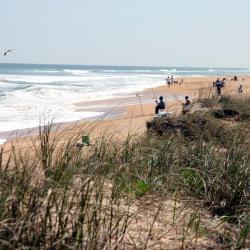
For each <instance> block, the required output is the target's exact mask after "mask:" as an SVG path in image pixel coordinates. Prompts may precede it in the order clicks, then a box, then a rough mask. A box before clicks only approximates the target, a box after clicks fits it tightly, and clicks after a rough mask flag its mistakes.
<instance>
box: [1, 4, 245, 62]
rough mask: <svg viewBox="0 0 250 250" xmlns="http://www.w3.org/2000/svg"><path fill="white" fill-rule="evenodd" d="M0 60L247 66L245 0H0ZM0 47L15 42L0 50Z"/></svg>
mask: <svg viewBox="0 0 250 250" xmlns="http://www.w3.org/2000/svg"><path fill="white" fill-rule="evenodd" d="M0 7H1V15H0V29H1V30H0V32H1V33H0V53H1V54H0V63H38V64H39V63H41V64H44V63H45V64H81V65H131V66H170V67H171V66H176V67H178V66H179V67H191V66H193V67H250V28H249V25H250V15H249V10H250V1H249V0H237V1H236V0H0ZM6 49H15V51H13V53H11V54H9V55H8V56H6V57H4V56H3V52H4V51H5V50H6Z"/></svg>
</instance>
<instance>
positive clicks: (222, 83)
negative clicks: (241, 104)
mask: <svg viewBox="0 0 250 250" xmlns="http://www.w3.org/2000/svg"><path fill="white" fill-rule="evenodd" d="M232 80H233V81H238V77H237V76H235V77H234V78H233V79H232ZM225 81H226V78H223V79H222V80H220V78H217V80H216V81H215V82H213V87H216V91H217V95H218V96H221V89H222V88H224V87H225ZM237 92H238V93H239V94H241V93H243V85H242V84H240V86H239V87H238V89H237Z"/></svg>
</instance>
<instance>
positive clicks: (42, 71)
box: [33, 70, 60, 73]
mask: <svg viewBox="0 0 250 250" xmlns="http://www.w3.org/2000/svg"><path fill="white" fill-rule="evenodd" d="M33 72H36V73H59V72H60V71H59V70H33Z"/></svg>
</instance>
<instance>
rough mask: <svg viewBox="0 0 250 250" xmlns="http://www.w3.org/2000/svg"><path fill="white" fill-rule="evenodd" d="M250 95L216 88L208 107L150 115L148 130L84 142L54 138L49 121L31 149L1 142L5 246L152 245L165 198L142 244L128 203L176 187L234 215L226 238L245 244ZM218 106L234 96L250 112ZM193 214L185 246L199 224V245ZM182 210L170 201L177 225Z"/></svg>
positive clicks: (249, 218)
mask: <svg viewBox="0 0 250 250" xmlns="http://www.w3.org/2000/svg"><path fill="white" fill-rule="evenodd" d="M206 98H207V97H206ZM201 99H202V98H200V100H198V102H199V103H202V106H204V103H207V100H204V98H203V99H202V100H201ZM249 100H250V99H249ZM249 100H248V99H245V100H244V102H241V101H239V100H238V99H237V98H232V97H224V98H222V99H220V100H218V99H215V98H214V97H213V99H212V101H209V102H208V103H209V105H206V108H207V106H209V109H207V110H206V111H204V110H203V111H197V112H195V113H193V114H188V115H186V116H179V117H175V118H162V119H157V120H154V121H151V122H150V124H148V133H147V134H146V135H143V136H141V137H134V136H132V135H128V137H127V139H126V140H125V141H124V142H122V143H114V141H113V140H112V138H106V137H105V136H103V137H101V138H100V140H99V141H98V142H97V143H96V144H95V145H92V146H91V147H89V148H85V147H84V148H83V149H79V148H77V147H75V145H76V142H77V141H78V140H79V139H80V136H81V135H76V136H72V138H70V139H68V140H67V141H65V142H64V143H63V144H58V143H57V141H56V138H55V137H54V136H51V125H50V124H48V125H47V126H44V127H41V128H40V133H39V138H38V139H37V141H34V143H33V146H32V148H30V149H29V150H28V152H26V153H25V152H23V151H22V152H20V151H18V150H16V148H15V145H14V144H13V147H12V150H11V151H10V153H9V154H6V153H4V151H3V150H2V152H1V153H0V158H1V159H0V246H1V247H0V249H40V248H42V249H150V247H149V241H150V235H151V233H152V231H153V230H154V227H155V221H156V220H157V217H158V216H159V214H160V209H161V207H159V210H157V211H156V212H155V215H154V216H153V220H152V223H151V224H150V225H151V226H150V227H149V230H148V234H147V236H146V237H145V240H144V241H142V242H143V243H142V244H141V245H139V246H138V244H137V243H138V242H136V241H135V240H130V241H129V240H128V228H129V226H130V223H131V218H132V214H133V213H131V209H132V210H133V205H134V203H135V202H136V200H138V199H140V198H141V197H147V196H148V195H150V194H155V195H159V197H164V196H165V197H169V196H173V195H175V194H176V193H178V194H179V195H180V197H194V198H195V199H197V200H199V201H200V203H201V204H202V205H203V206H204V207H206V208H207V209H208V210H209V211H211V213H212V215H214V216H219V217H220V218H221V219H222V220H224V221H227V222H228V223H232V225H233V227H236V230H235V231H234V234H235V235H234V237H232V236H230V237H231V238H230V239H228V237H226V236H225V235H220V239H221V241H220V244H224V246H226V247H230V248H235V249H244V247H246V246H249V231H250V185H249V183H250V151H249V145H250V144H249V136H248V123H247V122H248V121H247V120H248V118H247V117H248V112H249V109H248V106H249V103H250V101H249ZM213 106H216V110H218V109H219V108H220V109H221V110H225V107H228V106H230V109H235V110H236V111H237V112H238V114H240V115H241V118H242V119H243V118H244V122H243V123H242V122H241V121H242V120H237V119H236V120H237V121H236V122H235V123H233V124H231V123H229V121H228V120H225V119H224V118H220V119H218V118H216V117H215V116H214V113H213V111H214V109H213ZM189 215H190V216H189V218H190V219H189V221H187V224H186V225H185V226H184V228H183V235H182V238H181V241H182V244H181V248H182V249H184V248H186V245H185V242H186V241H187V237H188V235H189V231H190V230H193V231H194V232H196V241H195V243H194V245H192V246H193V248H198V249H199V247H198V245H197V237H198V231H199V228H200V224H201V221H200V216H199V214H198V213H197V212H192V213H190V214H189ZM133 216H134V214H133ZM176 217H177V214H176V212H175V210H174V212H173V221H172V224H173V225H174V224H175V223H174V222H175V218H176ZM130 238H131V236H130ZM218 244H219V243H218ZM129 247H130V248H129Z"/></svg>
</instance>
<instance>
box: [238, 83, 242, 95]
mask: <svg viewBox="0 0 250 250" xmlns="http://www.w3.org/2000/svg"><path fill="white" fill-rule="evenodd" d="M238 93H239V94H242V93H243V85H242V84H241V85H240V86H239V88H238Z"/></svg>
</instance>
